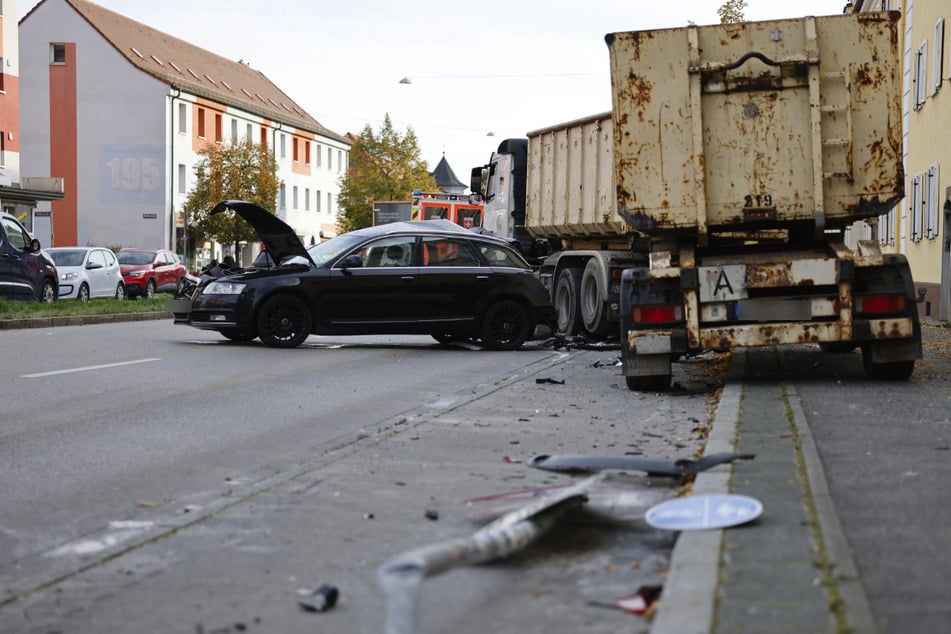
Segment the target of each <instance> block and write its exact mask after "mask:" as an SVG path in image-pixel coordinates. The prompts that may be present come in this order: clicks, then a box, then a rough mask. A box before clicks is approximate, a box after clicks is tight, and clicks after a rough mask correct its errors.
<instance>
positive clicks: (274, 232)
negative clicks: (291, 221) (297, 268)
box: [211, 200, 314, 264]
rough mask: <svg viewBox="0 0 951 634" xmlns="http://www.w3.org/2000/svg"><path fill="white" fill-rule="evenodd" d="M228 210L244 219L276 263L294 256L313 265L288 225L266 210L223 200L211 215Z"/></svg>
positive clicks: (246, 203) (236, 201)
mask: <svg viewBox="0 0 951 634" xmlns="http://www.w3.org/2000/svg"><path fill="white" fill-rule="evenodd" d="M228 210H231V211H233V212H234V213H236V214H238V215H239V216H241V217H242V218H244V220H245V221H246V222H247V223H248V224H249V225H251V227H253V228H254V230H255V231H256V232H257V234H258V237H259V238H261V242H263V243H264V247H265V248H266V249H267V250H268V251H269V252H270V253H271V257H272V258H273V259H274V261H275V262H276V263H278V264H280V263H281V262H283V261H284V259H285V258H287V257H290V256H294V255H296V256H300V257H302V258H304V259H305V260H307V261H308V262H310V263H311V264H314V261H313V260H312V259H311V258H310V254H309V253H307V249H306V248H304V243H303V242H301V241H300V238H298V237H297V234H296V233H294V230H293V229H292V228H291V227H290V225H288V224H287V223H286V222H284V221H283V220H281V219H280V218H278V217H277V216H275V215H274V214H272V213H271V212H269V211H268V210H267V209H264V208H263V207H261V206H259V205H256V204H255V203H249V202H246V201H243V200H224V201H222V202H220V203H218V204H217V205H215V208H214V209H212V210H211V213H213V214H217V213H221V212H223V211H228Z"/></svg>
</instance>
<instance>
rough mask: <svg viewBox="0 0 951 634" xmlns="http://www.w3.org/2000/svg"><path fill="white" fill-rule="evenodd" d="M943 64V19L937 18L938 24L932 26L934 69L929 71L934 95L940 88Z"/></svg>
mask: <svg viewBox="0 0 951 634" xmlns="http://www.w3.org/2000/svg"><path fill="white" fill-rule="evenodd" d="M943 63H944V18H938V23H937V24H935V25H934V58H933V64H934V67H933V68H932V69H931V81H932V84H933V86H932V89H931V94H932V95H934V94H936V93H937V92H938V89H939V88H941V73H942V70H943V69H942V67H941V65H942V64H943Z"/></svg>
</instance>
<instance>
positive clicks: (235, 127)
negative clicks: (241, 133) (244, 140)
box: [231, 119, 238, 145]
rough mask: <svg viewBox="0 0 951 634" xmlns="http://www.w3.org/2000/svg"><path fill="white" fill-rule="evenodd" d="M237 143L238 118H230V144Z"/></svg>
mask: <svg viewBox="0 0 951 634" xmlns="http://www.w3.org/2000/svg"><path fill="white" fill-rule="evenodd" d="M237 144H238V120H237V119H232V120H231V145H237Z"/></svg>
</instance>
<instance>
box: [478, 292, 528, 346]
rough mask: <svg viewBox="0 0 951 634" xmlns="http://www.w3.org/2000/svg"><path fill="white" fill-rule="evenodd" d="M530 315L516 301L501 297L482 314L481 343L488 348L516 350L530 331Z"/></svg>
mask: <svg viewBox="0 0 951 634" xmlns="http://www.w3.org/2000/svg"><path fill="white" fill-rule="evenodd" d="M532 325H533V324H532V321H531V315H530V314H529V312H528V309H527V308H525V307H524V306H522V305H521V304H519V303H518V302H515V301H512V300H510V299H503V300H501V301H498V302H495V303H494V304H492V305H491V306H489V307H488V309H486V311H485V313H484V314H483V315H482V322H481V324H480V330H481V332H482V345H483V346H485V347H486V348H488V349H489V350H518V349H519V348H521V347H522V345H523V344H524V343H525V341H526V340H527V339H528V337H529V335H530V334H531V331H532Z"/></svg>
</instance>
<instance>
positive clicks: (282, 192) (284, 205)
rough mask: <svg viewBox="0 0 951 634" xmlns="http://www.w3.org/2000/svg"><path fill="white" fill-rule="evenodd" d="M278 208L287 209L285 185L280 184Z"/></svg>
mask: <svg viewBox="0 0 951 634" xmlns="http://www.w3.org/2000/svg"><path fill="white" fill-rule="evenodd" d="M278 209H280V210H281V211H284V210H285V209H287V185H284V184H281V189H280V191H279V193H278Z"/></svg>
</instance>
